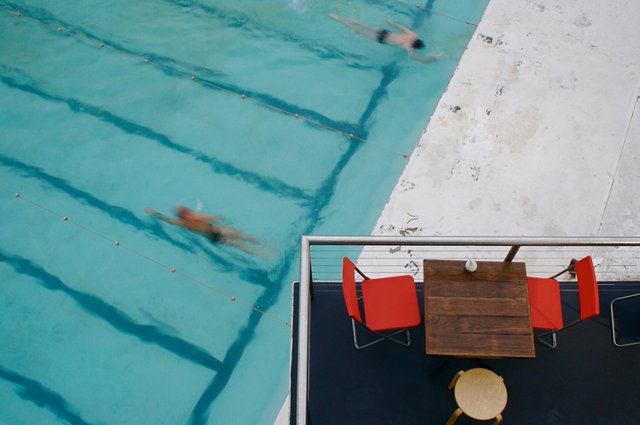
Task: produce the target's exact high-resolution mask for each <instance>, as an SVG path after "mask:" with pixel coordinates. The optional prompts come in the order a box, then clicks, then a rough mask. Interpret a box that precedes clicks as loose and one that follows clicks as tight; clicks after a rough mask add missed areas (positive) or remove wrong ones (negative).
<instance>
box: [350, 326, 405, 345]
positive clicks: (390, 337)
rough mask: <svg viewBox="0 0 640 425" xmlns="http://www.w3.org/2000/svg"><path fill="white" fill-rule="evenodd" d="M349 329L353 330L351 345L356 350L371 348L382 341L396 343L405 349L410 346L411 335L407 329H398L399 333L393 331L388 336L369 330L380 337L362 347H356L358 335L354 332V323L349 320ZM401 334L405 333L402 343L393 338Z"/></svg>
mask: <svg viewBox="0 0 640 425" xmlns="http://www.w3.org/2000/svg"><path fill="white" fill-rule="evenodd" d="M351 327H352V329H353V345H355V347H356V348H357V349H358V350H362V349H363V348H367V347H369V346H371V345H373V344H377V343H378V342H380V341H384V340H385V339H386V340H390V341H393V342H396V343H398V344H400V345H403V346H405V347H408V346H410V345H411V334H410V333H409V330H408V329H400V330H399V331H395V332H394V333H392V334H389V335H385V334H382V333H380V332H375V331H372V330H371V329H369V332H371V333H374V334H376V335H378V336H380V338H378V339H376V340H374V341H371V342H369V343H367V344H364V345H358V333H357V331H356V322H355V320H353V319H351ZM402 332H405V333H406V342H405V341H402V340H399V339H397V338H394V336H395V335H398V334H400V333H402Z"/></svg>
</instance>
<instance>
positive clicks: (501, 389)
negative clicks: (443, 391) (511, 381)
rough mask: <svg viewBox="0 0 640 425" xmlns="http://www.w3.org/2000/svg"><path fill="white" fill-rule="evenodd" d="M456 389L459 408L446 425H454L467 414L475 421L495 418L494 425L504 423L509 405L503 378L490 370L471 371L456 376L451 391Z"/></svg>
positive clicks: (478, 369)
mask: <svg viewBox="0 0 640 425" xmlns="http://www.w3.org/2000/svg"><path fill="white" fill-rule="evenodd" d="M452 388H453V389H454V390H453V394H454V396H455V398H456V403H457V404H458V408H457V409H456V411H455V412H453V414H452V415H451V417H450V418H449V420H448V421H447V423H446V425H452V424H454V423H455V422H456V421H457V420H458V417H460V415H461V414H463V413H464V414H465V415H467V416H469V417H471V418H473V419H478V420H481V421H486V420H489V419H493V418H495V419H496V421H495V422H494V423H493V425H498V424H499V423H500V422H502V415H501V413H502V411H503V410H504V408H505V406H506V405H507V387H505V385H504V381H503V380H502V377H501V376H499V375H496V374H495V373H493V372H492V371H490V370H489V369H482V368H476V369H470V370H468V371H466V372H464V371H462V370H461V371H460V372H458V373H456V374H455V376H454V377H453V379H452V380H451V383H450V384H449V389H452Z"/></svg>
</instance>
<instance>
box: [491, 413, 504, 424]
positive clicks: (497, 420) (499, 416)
mask: <svg viewBox="0 0 640 425" xmlns="http://www.w3.org/2000/svg"><path fill="white" fill-rule="evenodd" d="M500 423H502V415H498V416H496V421H495V422H494V423H493V425H499V424H500Z"/></svg>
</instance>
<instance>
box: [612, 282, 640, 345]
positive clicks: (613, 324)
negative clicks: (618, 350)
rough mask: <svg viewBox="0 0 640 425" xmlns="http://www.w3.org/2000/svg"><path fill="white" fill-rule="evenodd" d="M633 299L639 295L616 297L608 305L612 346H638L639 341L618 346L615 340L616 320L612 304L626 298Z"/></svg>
mask: <svg viewBox="0 0 640 425" xmlns="http://www.w3.org/2000/svg"><path fill="white" fill-rule="evenodd" d="M635 297H640V293H638V294H632V295H626V296H624V297H618V298H616V299H614V300H613V301H611V304H610V305H609V310H610V311H611V338H612V340H613V345H615V346H616V347H627V346H629V345H637V344H640V341H635V342H627V343H623V344H620V343H619V342H618V338H617V334H616V319H615V310H614V304H615V303H616V302H618V301H620V300H624V299H627V298H635Z"/></svg>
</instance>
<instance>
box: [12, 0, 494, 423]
mask: <svg viewBox="0 0 640 425" xmlns="http://www.w3.org/2000/svg"><path fill="white" fill-rule="evenodd" d="M485 6H486V1H478V0H457V1H455V2H440V1H429V2H427V3H425V4H423V7H421V8H416V7H415V5H414V4H413V3H411V4H410V3H405V2H401V1H392V2H382V1H371V0H370V1H361V2H347V1H335V2H322V1H314V2H312V1H302V0H299V1H290V2H284V1H276V0H272V1H261V2H249V1H230V0H228V1H189V0H174V1H137V2H126V1H116V0H114V1H109V2H95V3H91V4H90V5H89V4H85V3H77V2H71V1H59V0H58V1H53V0H50V1H45V0H39V1H36V0H33V1H2V0H0V99H2V101H1V102H0V129H1V133H0V134H1V135H0V190H1V193H2V194H3V195H2V196H1V197H0V211H1V212H2V218H3V223H2V224H1V225H0V236H1V238H0V277H2V279H1V280H2V282H3V286H2V297H1V298H0V299H1V301H0V344H1V345H2V347H3V349H2V350H0V422H6V423H23V424H29V423H33V424H54V423H72V424H85V423H86V424H97V423H113V424H140V423H150V424H176V423H188V424H207V423H208V424H213V423H215V424H238V423H242V424H258V423H259V424H262V423H271V422H272V421H273V419H274V418H275V415H276V414H277V412H278V410H279V408H280V405H281V404H282V401H283V400H284V397H285V394H286V391H287V373H288V363H289V358H288V350H289V335H290V332H291V329H290V326H289V323H288V322H289V320H290V298H289V297H290V283H291V282H292V281H293V280H295V279H296V278H297V270H298V264H297V250H298V242H299V237H300V235H301V234H346V233H348V234H368V233H370V232H371V229H372V226H373V225H374V223H375V220H376V218H377V216H378V215H379V212H380V211H381V209H382V207H383V205H384V203H385V202H386V200H387V197H388V195H389V193H390V191H391V189H392V187H393V185H394V184H395V183H396V180H397V178H398V176H399V175H400V172H401V171H402V169H403V167H404V166H405V164H406V161H407V158H406V156H407V155H408V154H410V153H411V151H412V148H413V146H414V145H415V143H416V141H417V140H418V138H419V136H420V134H421V132H422V131H423V129H424V128H425V126H426V121H427V117H428V116H429V115H430V114H431V111H432V110H433V108H434V107H435V105H436V103H437V101H438V99H439V97H440V94H441V93H442V91H443V90H444V89H445V88H446V84H447V82H448V81H449V79H450V77H451V75H452V73H453V71H454V69H455V66H456V63H457V60H458V58H459V57H460V55H461V54H462V52H463V50H464V48H465V46H466V44H467V42H468V40H469V38H470V37H471V35H472V34H473V31H474V29H475V27H474V26H473V25H470V24H468V23H465V21H469V22H477V21H478V20H479V18H480V16H481V14H482V12H483V10H484V7H485ZM329 12H333V13H338V14H340V15H343V16H346V17H349V18H353V19H358V20H360V21H364V22H367V23H371V24H373V25H380V24H382V22H383V20H384V19H390V20H393V21H396V22H399V23H402V24H404V25H407V26H411V27H412V28H415V29H416V31H417V32H418V33H419V34H420V36H421V37H422V38H423V39H425V41H426V42H427V46H428V48H427V53H446V54H447V55H448V56H449V58H448V59H447V60H442V61H438V62H435V63H432V64H428V65H424V64H420V63H417V62H414V61H411V60H409V59H408V58H407V57H406V55H405V54H403V53H402V52H399V51H396V50H394V49H392V48H389V47H388V46H380V45H377V44H376V43H373V42H371V41H369V40H366V39H363V38H359V37H358V36H355V35H354V34H352V33H350V32H349V31H348V30H347V29H345V28H344V27H342V26H341V25H340V24H338V23H336V22H335V21H332V20H331V19H328V18H327V13H329ZM453 18H455V19H453ZM176 204H186V205H189V206H191V207H193V208H198V209H200V210H202V211H204V212H208V213H213V214H220V215H222V216H223V217H225V218H226V219H227V220H228V221H229V222H230V223H231V224H232V225H233V226H234V227H237V228H239V229H241V230H243V231H244V232H247V233H249V234H251V235H255V236H256V237H258V238H259V239H261V240H263V241H264V244H265V247H266V248H267V249H268V250H269V251H270V252H271V253H272V257H271V258H269V259H261V258H258V257H252V256H248V255H246V254H244V253H242V252H240V251H237V250H234V249H232V248H228V247H224V246H219V245H212V244H211V243H209V242H207V241H206V240H205V239H203V238H201V237H198V236H195V235H192V234H189V233H187V232H185V231H183V230H181V229H179V228H175V227H172V226H169V225H167V224H164V223H161V222H159V221H157V220H154V219H153V218H152V217H149V216H148V215H147V214H146V213H145V212H144V208H145V207H153V208H155V209H157V210H159V211H161V212H165V213H167V212H169V211H171V209H172V208H173V206H174V205H176Z"/></svg>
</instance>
